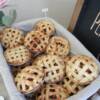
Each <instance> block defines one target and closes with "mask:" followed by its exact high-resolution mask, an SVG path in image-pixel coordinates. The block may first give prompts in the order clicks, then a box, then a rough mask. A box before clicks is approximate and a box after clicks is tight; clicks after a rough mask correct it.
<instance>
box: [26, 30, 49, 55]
mask: <svg viewBox="0 0 100 100" xmlns="http://www.w3.org/2000/svg"><path fill="white" fill-rule="evenodd" d="M48 42H49V36H48V35H44V33H42V32H39V31H31V32H29V33H28V34H27V35H26V37H25V46H26V47H27V48H28V49H30V50H31V51H32V52H33V53H39V52H40V53H41V52H44V51H45V49H46V47H47V45H48Z"/></svg>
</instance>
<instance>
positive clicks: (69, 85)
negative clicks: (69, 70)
mask: <svg viewBox="0 0 100 100" xmlns="http://www.w3.org/2000/svg"><path fill="white" fill-rule="evenodd" d="M60 84H61V85H62V86H63V87H64V88H65V89H66V90H67V91H68V93H69V95H72V94H75V93H77V92H78V91H80V90H81V89H83V88H84V87H85V86H81V85H79V84H78V83H75V82H73V81H72V80H70V78H68V77H67V76H65V77H64V79H63V80H62V81H61V83H60Z"/></svg>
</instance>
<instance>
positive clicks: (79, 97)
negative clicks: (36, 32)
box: [0, 18, 100, 100]
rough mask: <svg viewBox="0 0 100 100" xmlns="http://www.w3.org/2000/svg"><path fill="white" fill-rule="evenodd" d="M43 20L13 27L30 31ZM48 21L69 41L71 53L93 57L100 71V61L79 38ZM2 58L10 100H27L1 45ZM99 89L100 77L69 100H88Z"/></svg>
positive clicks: (1, 68) (22, 23) (26, 22)
mask: <svg viewBox="0 0 100 100" xmlns="http://www.w3.org/2000/svg"><path fill="white" fill-rule="evenodd" d="M41 19H45V18H38V19H32V20H28V21H24V22H20V23H17V24H14V25H13V26H12V27H16V28H18V29H22V30H24V31H30V30H31V29H32V28H33V25H34V24H35V23H36V22H37V21H39V20H41ZM47 19H49V20H51V21H52V22H53V23H54V25H55V28H56V33H57V34H59V35H62V36H64V37H65V38H67V39H68V40H69V42H70V44H71V53H73V54H83V55H87V56H90V57H92V58H93V59H94V60H95V62H96V63H97V65H98V67H99V71H100V63H99V61H98V60H96V58H95V57H94V56H93V55H92V54H91V53H90V52H89V51H88V50H87V49H86V48H85V47H84V46H83V45H82V43H81V42H80V41H79V40H78V39H77V38H75V37H74V36H73V35H72V33H70V32H69V31H67V30H66V29H65V28H64V27H63V26H62V25H60V24H58V23H57V22H56V21H55V20H53V19H51V18H47ZM0 58H1V59H0V74H1V76H2V78H3V81H4V84H5V87H6V89H7V92H8V95H9V98H10V100H25V98H24V96H23V95H22V94H21V93H19V92H18V91H17V89H16V86H15V84H14V81H13V77H12V74H11V72H10V67H9V65H8V64H7V62H6V60H5V58H4V56H3V49H2V46H1V45H0ZM98 89H100V75H99V76H98V77H97V78H96V79H95V80H94V81H93V82H92V83H91V84H90V85H88V86H87V87H85V88H84V89H82V90H81V91H79V92H78V93H77V94H75V95H73V96H71V97H69V98H68V99H67V100H86V99H88V98H89V97H90V96H91V95H93V94H94V93H96V91H97V90H98Z"/></svg>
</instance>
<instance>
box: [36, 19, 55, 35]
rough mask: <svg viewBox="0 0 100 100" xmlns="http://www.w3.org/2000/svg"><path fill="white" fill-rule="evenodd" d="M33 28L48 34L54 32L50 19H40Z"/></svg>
mask: <svg viewBox="0 0 100 100" xmlns="http://www.w3.org/2000/svg"><path fill="white" fill-rule="evenodd" d="M34 28H35V30H38V31H41V32H43V33H45V34H48V35H49V36H51V35H53V34H54V33H55V31H56V30H55V26H54V24H53V23H52V22H51V21H50V20H41V21H39V22H37V23H36V24H35V27H34Z"/></svg>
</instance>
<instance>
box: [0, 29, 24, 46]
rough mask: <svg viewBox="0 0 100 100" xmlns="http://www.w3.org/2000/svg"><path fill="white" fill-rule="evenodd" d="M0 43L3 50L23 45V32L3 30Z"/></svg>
mask: <svg viewBox="0 0 100 100" xmlns="http://www.w3.org/2000/svg"><path fill="white" fill-rule="evenodd" d="M1 43H2V45H3V46H4V47H5V48H12V47H15V46H18V45H21V44H23V43H24V36H23V32H22V31H21V30H18V29H15V28H6V29H4V30H3V36H2V40H1Z"/></svg>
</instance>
